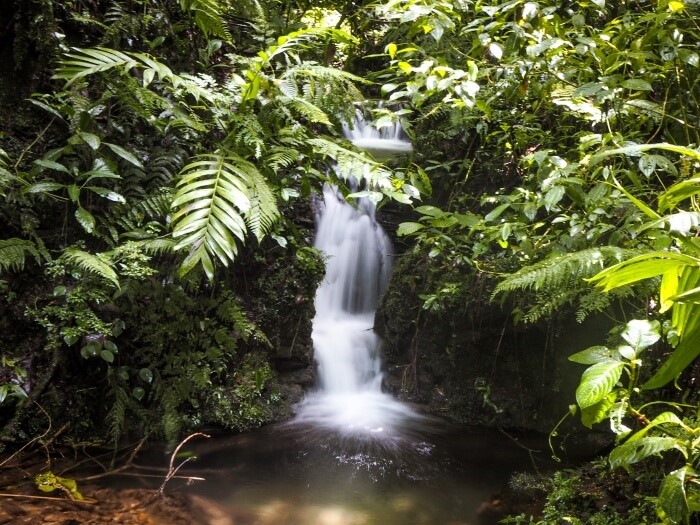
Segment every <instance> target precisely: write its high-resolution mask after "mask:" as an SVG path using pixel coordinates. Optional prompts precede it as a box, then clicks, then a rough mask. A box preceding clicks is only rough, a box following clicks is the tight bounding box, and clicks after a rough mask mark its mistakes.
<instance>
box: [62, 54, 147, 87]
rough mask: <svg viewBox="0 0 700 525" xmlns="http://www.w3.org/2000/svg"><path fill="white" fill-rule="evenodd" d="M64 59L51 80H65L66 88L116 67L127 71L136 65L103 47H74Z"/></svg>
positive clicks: (122, 55) (123, 55) (124, 56)
mask: <svg viewBox="0 0 700 525" xmlns="http://www.w3.org/2000/svg"><path fill="white" fill-rule="evenodd" d="M65 57H66V58H64V59H63V60H62V61H61V63H60V66H59V68H58V69H57V70H56V73H55V74H54V75H53V77H51V78H54V79H64V80H66V81H67V82H66V87H67V86H70V85H71V84H74V83H75V82H76V81H78V80H80V79H81V78H83V77H86V76H88V75H93V74H95V73H99V72H102V71H108V70H110V69H114V68H117V67H121V68H123V69H124V71H129V70H130V69H131V68H133V67H134V66H135V65H137V63H138V62H137V61H136V60H135V59H134V58H133V57H131V56H129V55H127V54H125V53H122V52H121V51H117V50H116V49H108V48H104V47H96V48H92V49H81V48H77V47H75V48H73V53H66V55H65Z"/></svg>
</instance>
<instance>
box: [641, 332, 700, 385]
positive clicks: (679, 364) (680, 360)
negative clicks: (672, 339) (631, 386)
mask: <svg viewBox="0 0 700 525" xmlns="http://www.w3.org/2000/svg"><path fill="white" fill-rule="evenodd" d="M698 356H700V330H698V329H695V330H691V331H690V332H689V333H685V334H683V335H682V336H681V340H680V342H679V343H678V345H677V346H676V348H675V349H674V350H673V352H672V353H671V355H670V356H669V358H668V359H667V360H666V361H665V362H664V364H663V365H661V368H659V369H658V370H657V372H656V373H655V374H654V375H653V376H652V377H651V378H650V379H649V380H648V381H647V382H646V383H644V385H642V388H644V389H647V390H650V389H653V388H660V387H662V386H664V385H665V384H666V383H668V382H669V381H672V380H673V379H675V378H676V377H678V375H679V374H680V373H681V372H683V370H685V369H686V368H687V367H688V366H689V365H690V364H691V363H692V362H693V361H695V359H697V358H698Z"/></svg>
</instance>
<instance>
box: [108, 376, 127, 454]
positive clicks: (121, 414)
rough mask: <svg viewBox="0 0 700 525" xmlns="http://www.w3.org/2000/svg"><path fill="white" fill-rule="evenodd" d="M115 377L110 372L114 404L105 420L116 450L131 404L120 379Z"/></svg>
mask: <svg viewBox="0 0 700 525" xmlns="http://www.w3.org/2000/svg"><path fill="white" fill-rule="evenodd" d="M113 375H115V374H114V373H113V372H112V371H111V370H110V383H112V391H113V392H114V403H112V406H111V407H110V409H109V412H107V416H106V418H105V419H106V422H107V435H108V436H109V438H110V440H111V441H112V444H113V445H114V447H115V448H116V446H117V443H119V439H120V438H121V436H122V432H123V430H124V424H125V422H126V407H127V404H128V403H129V394H128V393H127V392H126V390H125V389H124V387H123V386H122V385H121V382H120V381H119V380H118V379H114V378H112V376H113Z"/></svg>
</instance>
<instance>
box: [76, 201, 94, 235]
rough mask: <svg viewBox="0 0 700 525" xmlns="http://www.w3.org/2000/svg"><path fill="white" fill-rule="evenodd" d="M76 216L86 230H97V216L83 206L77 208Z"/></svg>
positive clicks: (90, 231) (89, 231)
mask: <svg viewBox="0 0 700 525" xmlns="http://www.w3.org/2000/svg"><path fill="white" fill-rule="evenodd" d="M75 218H76V219H78V222H79V223H80V225H81V226H82V227H83V229H84V230H85V231H86V232H88V233H92V232H93V231H94V230H95V217H93V216H92V213H90V212H89V211H87V210H86V209H85V208H83V207H82V206H81V207H79V208H78V209H77V210H75Z"/></svg>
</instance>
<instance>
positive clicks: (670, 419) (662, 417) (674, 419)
mask: <svg viewBox="0 0 700 525" xmlns="http://www.w3.org/2000/svg"><path fill="white" fill-rule="evenodd" d="M665 424H670V425H676V426H680V427H683V426H684V424H683V422H682V421H681V420H680V418H679V417H678V416H677V415H676V414H674V413H673V412H662V413H661V414H659V415H658V416H656V417H655V418H654V419H652V420H651V421H650V422H649V424H648V425H647V426H645V427H644V428H642V429H641V430H639V431H637V432H635V433H634V434H633V435H631V436H630V438H629V439H628V440H627V443H631V442H632V441H637V440H639V439H641V438H643V437H644V435H645V434H646V433H647V432H649V431H650V430H651V429H653V428H656V427H658V426H659V425H665Z"/></svg>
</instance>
